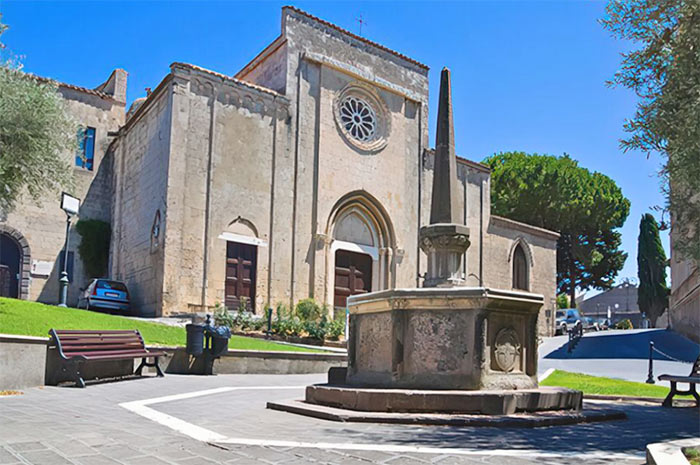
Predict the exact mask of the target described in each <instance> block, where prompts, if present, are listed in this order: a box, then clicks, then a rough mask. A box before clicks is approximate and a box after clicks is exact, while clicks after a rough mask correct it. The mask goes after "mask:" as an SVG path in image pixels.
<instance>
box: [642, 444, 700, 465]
mask: <svg viewBox="0 0 700 465" xmlns="http://www.w3.org/2000/svg"><path fill="white" fill-rule="evenodd" d="M684 447H700V439H698V438H691V439H680V440H677V441H668V442H656V443H653V444H648V445H647V451H646V452H647V465H690V462H689V461H688V459H686V458H685V455H684V454H683V451H682V449H683V448H684Z"/></svg>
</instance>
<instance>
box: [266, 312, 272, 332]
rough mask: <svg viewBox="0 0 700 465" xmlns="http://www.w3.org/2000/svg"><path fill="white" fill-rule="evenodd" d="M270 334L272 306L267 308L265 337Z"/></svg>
mask: <svg viewBox="0 0 700 465" xmlns="http://www.w3.org/2000/svg"><path fill="white" fill-rule="evenodd" d="M271 334H272V307H270V308H268V309H267V337H268V339H269V338H270V335H271Z"/></svg>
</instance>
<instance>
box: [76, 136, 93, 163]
mask: <svg viewBox="0 0 700 465" xmlns="http://www.w3.org/2000/svg"><path fill="white" fill-rule="evenodd" d="M94 160H95V128H90V127H87V128H80V130H79V131H78V153H77V154H76V155H75V166H77V167H79V168H83V169H86V170H88V171H92V168H93V166H94Z"/></svg>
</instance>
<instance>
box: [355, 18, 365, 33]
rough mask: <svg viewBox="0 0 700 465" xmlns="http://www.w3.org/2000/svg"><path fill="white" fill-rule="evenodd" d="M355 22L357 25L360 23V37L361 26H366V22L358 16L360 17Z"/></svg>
mask: <svg viewBox="0 0 700 465" xmlns="http://www.w3.org/2000/svg"><path fill="white" fill-rule="evenodd" d="M356 21H357V22H358V23H360V35H362V26H363V25H367V21H365V20H364V19H363V18H362V15H360V17H359V18H357V19H356Z"/></svg>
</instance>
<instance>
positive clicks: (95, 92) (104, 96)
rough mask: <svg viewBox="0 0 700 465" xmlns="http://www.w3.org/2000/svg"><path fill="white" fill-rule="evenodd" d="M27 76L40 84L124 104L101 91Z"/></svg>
mask: <svg viewBox="0 0 700 465" xmlns="http://www.w3.org/2000/svg"><path fill="white" fill-rule="evenodd" d="M26 74H27V76H30V77H32V78H34V79H36V80H37V81H39V82H46V83H54V84H56V85H57V86H58V87H65V88H66V89H72V90H77V91H78V92H84V93H86V94H90V95H95V96H97V97H100V98H102V99H105V100H111V101H112V102H117V103H122V104H123V102H118V101H117V100H115V99H114V97H113V96H111V95H109V94H105V93H104V92H100V91H99V90H95V89H88V88H87V87H80V86H76V85H74V84H68V83H65V82H61V81H57V80H55V79H51V78H47V77H43V76H37V75H35V74H31V73H26Z"/></svg>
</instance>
